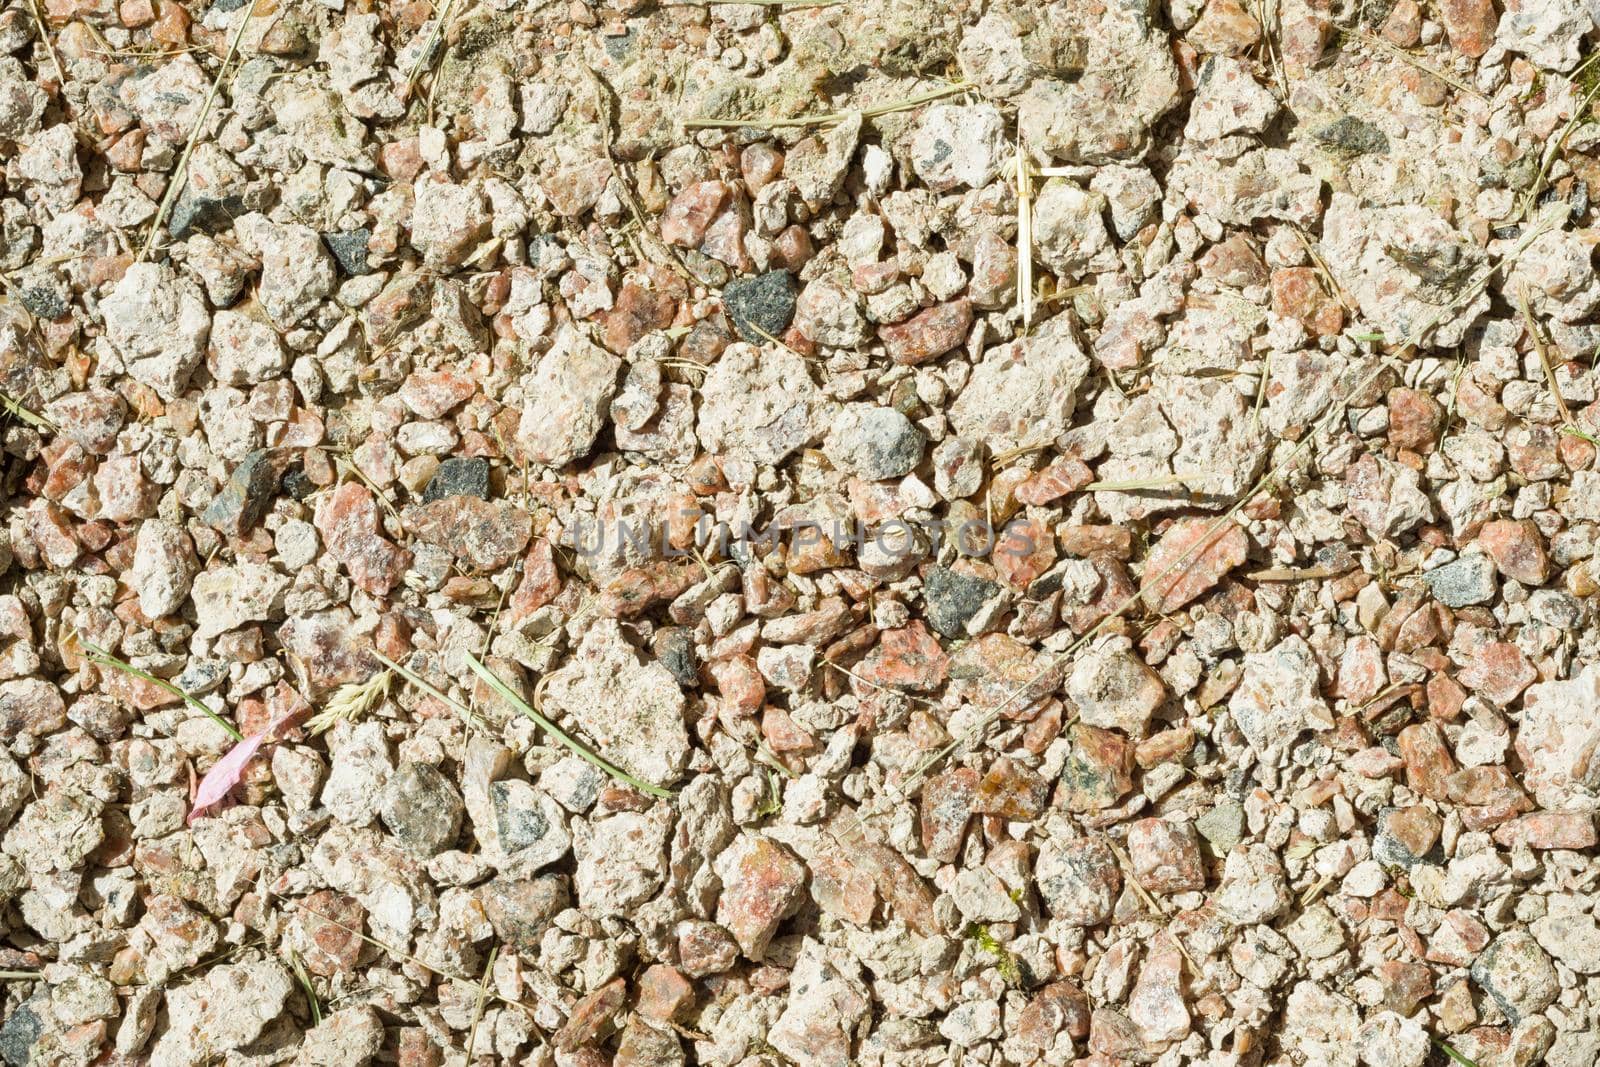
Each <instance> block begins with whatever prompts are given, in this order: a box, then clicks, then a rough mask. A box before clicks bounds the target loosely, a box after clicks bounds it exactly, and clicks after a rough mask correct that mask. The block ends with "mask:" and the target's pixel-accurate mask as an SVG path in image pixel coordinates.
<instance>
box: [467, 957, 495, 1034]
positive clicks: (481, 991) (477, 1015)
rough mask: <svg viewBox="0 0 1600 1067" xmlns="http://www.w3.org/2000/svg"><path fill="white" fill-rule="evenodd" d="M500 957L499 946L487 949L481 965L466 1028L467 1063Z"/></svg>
mask: <svg viewBox="0 0 1600 1067" xmlns="http://www.w3.org/2000/svg"><path fill="white" fill-rule="evenodd" d="M499 955H500V946H499V945H494V946H493V947H491V948H490V949H489V959H488V962H486V963H485V964H484V965H483V981H481V982H479V983H478V1001H477V1003H476V1004H474V1005H473V1006H472V1025H471V1026H470V1027H468V1028H467V1048H466V1053H467V1061H468V1062H469V1063H470V1062H471V1061H472V1049H473V1047H474V1046H475V1045H477V1043H478V1024H479V1023H481V1022H483V1006H484V1004H485V1003H486V1002H487V1001H488V999H489V978H490V976H491V975H493V974H494V961H495V959H496V957H498V956H499Z"/></svg>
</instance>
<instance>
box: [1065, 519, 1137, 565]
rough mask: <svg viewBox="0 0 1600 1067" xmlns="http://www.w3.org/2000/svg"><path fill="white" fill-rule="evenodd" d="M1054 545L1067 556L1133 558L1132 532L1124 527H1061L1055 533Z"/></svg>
mask: <svg viewBox="0 0 1600 1067" xmlns="http://www.w3.org/2000/svg"><path fill="white" fill-rule="evenodd" d="M1056 544H1057V545H1058V546H1059V547H1060V549H1061V551H1062V552H1064V553H1066V554H1067V555H1069V556H1083V557H1089V556H1097V555H1105V556H1109V557H1111V558H1112V559H1118V560H1127V559H1132V558H1133V531H1132V530H1130V529H1128V528H1127V527H1126V526H1063V527H1061V528H1060V529H1058V530H1057V531H1056Z"/></svg>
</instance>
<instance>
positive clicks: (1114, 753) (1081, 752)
mask: <svg viewBox="0 0 1600 1067" xmlns="http://www.w3.org/2000/svg"><path fill="white" fill-rule="evenodd" d="M1132 788H1133V745H1132V744H1130V743H1129V741H1128V739H1127V738H1125V737H1123V736H1122V735H1121V734H1119V733H1117V732H1116V731H1115V730H1101V729H1098V728H1096V727H1093V726H1085V725H1083V724H1082V723H1079V724H1078V725H1077V726H1074V727H1073V728H1072V750H1071V752H1070V753H1069V754H1068V755H1067V762H1066V765H1065V766H1064V767H1062V769H1061V784H1060V786H1059V787H1058V788H1057V793H1056V799H1057V802H1058V803H1060V804H1061V805H1062V806H1063V807H1065V808H1066V809H1067V810H1068V811H1075V812H1081V813H1091V812H1097V811H1101V810H1103V809H1105V808H1109V807H1110V806H1111V805H1113V804H1115V803H1116V802H1117V801H1118V800H1120V799H1122V797H1123V796H1124V795H1125V794H1126V793H1128V792H1129V791H1130V790H1131V789H1132Z"/></svg>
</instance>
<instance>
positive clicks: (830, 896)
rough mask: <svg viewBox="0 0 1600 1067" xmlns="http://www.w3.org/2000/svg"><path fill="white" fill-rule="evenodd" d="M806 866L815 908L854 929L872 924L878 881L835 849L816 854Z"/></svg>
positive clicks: (876, 905) (876, 903)
mask: <svg viewBox="0 0 1600 1067" xmlns="http://www.w3.org/2000/svg"><path fill="white" fill-rule="evenodd" d="M810 866H811V896H812V898H813V899H815V900H816V902H817V906H818V907H820V908H821V909H822V910H823V911H825V912H827V913H828V914H830V915H833V916H836V917H837V918H840V919H843V920H844V921H845V922H851V923H855V924H856V925H857V926H867V925H869V924H870V923H871V922H872V915H873V913H874V912H875V911H876V910H877V907H878V881H877V878H876V876H875V875H874V874H872V873H871V872H869V871H867V870H864V869H863V868H862V866H860V865H858V864H857V863H854V862H852V861H851V860H850V859H849V858H847V857H846V856H845V855H844V854H843V853H842V852H841V851H840V850H838V849H835V848H824V849H822V850H820V851H818V853H817V854H816V855H815V856H813V857H812V859H811V864H810Z"/></svg>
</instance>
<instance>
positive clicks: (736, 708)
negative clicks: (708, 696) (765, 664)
mask: <svg viewBox="0 0 1600 1067" xmlns="http://www.w3.org/2000/svg"><path fill="white" fill-rule="evenodd" d="M706 673H707V674H708V675H710V676H711V680H712V681H713V682H715V683H716V686H717V692H718V693H719V694H720V695H721V697H722V701H723V707H724V708H725V709H726V710H727V711H728V712H730V713H731V714H733V715H740V716H745V715H754V714H755V713H756V711H757V710H758V709H759V708H760V707H761V704H762V702H763V701H765V700H766V698H767V683H766V681H765V680H764V679H763V678H762V677H761V671H760V670H759V669H757V667H756V661H755V660H754V659H752V658H751V657H749V656H746V655H737V656H728V657H726V658H725V659H719V660H716V661H715V662H713V663H708V664H706Z"/></svg>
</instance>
